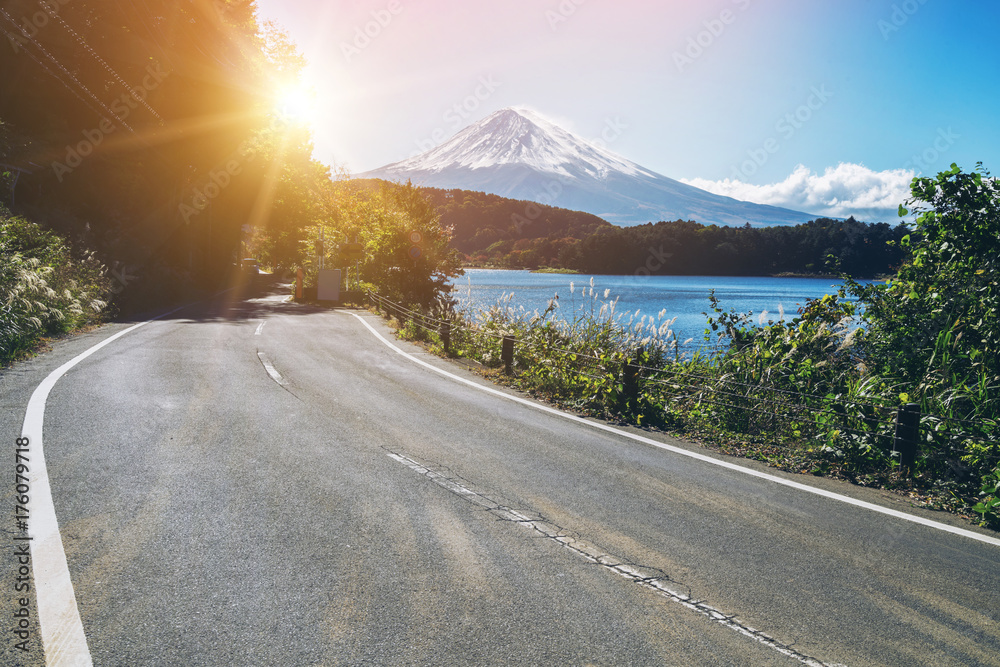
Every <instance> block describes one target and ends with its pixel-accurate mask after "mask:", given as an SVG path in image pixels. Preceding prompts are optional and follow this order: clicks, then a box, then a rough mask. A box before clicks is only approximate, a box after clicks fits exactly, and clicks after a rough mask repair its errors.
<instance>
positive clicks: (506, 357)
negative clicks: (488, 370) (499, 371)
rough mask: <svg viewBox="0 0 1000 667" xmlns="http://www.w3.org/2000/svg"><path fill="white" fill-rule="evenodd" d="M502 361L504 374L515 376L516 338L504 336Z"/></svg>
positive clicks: (501, 352) (501, 353) (501, 351)
mask: <svg viewBox="0 0 1000 667" xmlns="http://www.w3.org/2000/svg"><path fill="white" fill-rule="evenodd" d="M500 361H502V362H503V372H504V373H506V374H507V375H513V374H514V337H513V336H504V337H503V347H502V348H501V349H500Z"/></svg>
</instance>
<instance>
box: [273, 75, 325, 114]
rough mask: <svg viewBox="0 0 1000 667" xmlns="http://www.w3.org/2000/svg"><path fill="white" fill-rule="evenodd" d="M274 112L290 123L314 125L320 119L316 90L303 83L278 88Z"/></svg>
mask: <svg viewBox="0 0 1000 667" xmlns="http://www.w3.org/2000/svg"><path fill="white" fill-rule="evenodd" d="M274 112H275V114H277V116H278V117H279V118H281V119H282V120H283V121H285V122H288V123H292V124H295V125H314V124H315V121H316V120H317V119H318V117H319V113H318V105H317V103H316V91H315V89H313V88H312V87H311V86H309V85H307V84H305V83H303V82H301V81H296V82H294V83H290V84H284V85H281V86H278V88H277V89H276V90H275V93H274Z"/></svg>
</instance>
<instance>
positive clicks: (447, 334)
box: [441, 322, 451, 355]
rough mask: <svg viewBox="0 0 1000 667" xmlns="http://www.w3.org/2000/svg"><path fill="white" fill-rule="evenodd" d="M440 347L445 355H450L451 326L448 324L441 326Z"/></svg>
mask: <svg viewBox="0 0 1000 667" xmlns="http://www.w3.org/2000/svg"><path fill="white" fill-rule="evenodd" d="M441 345H443V346H444V353H445V354H446V355H448V354H451V324H449V323H448V322H444V323H442V324H441Z"/></svg>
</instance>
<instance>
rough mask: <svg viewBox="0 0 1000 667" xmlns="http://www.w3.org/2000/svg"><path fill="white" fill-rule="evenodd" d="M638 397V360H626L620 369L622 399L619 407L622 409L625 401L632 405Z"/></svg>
mask: <svg viewBox="0 0 1000 667" xmlns="http://www.w3.org/2000/svg"><path fill="white" fill-rule="evenodd" d="M638 399H639V360H638V359H635V360H633V361H630V362H627V363H626V364H625V367H624V368H623V369H622V401H621V406H620V408H621V409H623V410H624V408H625V405H626V404H627V403H631V404H632V405H633V406H634V405H635V402H636V401H637V400H638Z"/></svg>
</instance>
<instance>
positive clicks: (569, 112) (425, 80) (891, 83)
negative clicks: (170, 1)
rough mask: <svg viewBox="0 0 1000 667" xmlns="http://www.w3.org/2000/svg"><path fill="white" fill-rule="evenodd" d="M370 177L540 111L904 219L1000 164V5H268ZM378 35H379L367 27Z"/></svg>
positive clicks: (377, 1) (321, 111) (441, 1)
mask: <svg viewBox="0 0 1000 667" xmlns="http://www.w3.org/2000/svg"><path fill="white" fill-rule="evenodd" d="M258 5H259V8H260V16H261V18H263V19H273V20H274V21H275V22H276V23H277V24H278V25H279V26H280V27H282V28H283V29H285V30H287V31H288V33H289V35H290V36H291V38H292V39H293V41H295V42H296V44H297V45H298V46H299V48H300V50H301V51H302V53H303V55H304V56H305V57H306V59H307V61H308V63H309V64H308V66H307V69H306V72H305V76H304V78H305V81H306V83H307V84H308V85H310V86H312V87H313V88H314V89H315V91H316V109H315V120H314V136H315V140H316V157H317V158H318V159H320V160H321V161H323V162H325V163H327V164H331V165H337V166H340V167H343V168H346V169H348V170H349V171H351V172H355V173H357V172H361V171H365V170H368V169H374V168H376V167H380V166H382V165H384V164H387V163H389V162H394V161H397V160H400V159H403V158H406V157H409V156H410V155H412V154H414V153H416V152H418V151H419V150H420V149H421V148H424V149H426V148H429V147H431V146H432V145H434V144H435V143H440V142H441V141H442V140H443V139H446V138H447V137H449V136H451V135H452V134H453V133H454V132H455V131H457V130H458V129H460V128H461V127H462V126H464V125H465V124H468V123H471V122H474V121H476V120H479V119H480V118H483V117H485V116H487V115H489V114H490V113H492V112H493V111H496V110H497V109H500V108H503V107H507V106H526V107H530V108H532V109H535V110H536V111H538V112H539V113H541V114H543V115H545V116H547V117H549V118H551V119H552V120H554V121H555V122H557V123H559V124H561V125H563V126H564V127H566V128H567V129H569V130H572V131H574V132H576V133H577V134H580V135H582V136H583V137H585V138H589V139H600V138H602V135H603V139H604V140H605V143H606V144H607V147H608V148H609V149H611V150H613V151H615V152H617V153H619V154H621V155H623V156H625V157H627V158H629V159H631V160H633V161H635V162H638V163H639V164H641V165H643V166H645V167H648V168H650V169H653V170H654V171H657V172H660V173H662V174H664V175H666V176H670V177H672V178H676V179H681V180H685V181H686V182H690V183H692V184H694V185H698V186H699V187H704V188H706V189H709V190H712V191H715V192H720V193H722V194H729V195H732V196H736V197H738V198H741V199H748V200H751V201H760V202H762V203H770V204H777V205H782V206H789V207H791V208H796V209H800V210H807V211H809V212H814V213H821V214H829V215H849V214H851V213H854V214H856V215H858V217H861V218H863V219H869V220H874V219H885V220H889V221H891V220H893V219H894V216H892V215H891V213H892V211H894V210H895V208H896V204H898V203H900V202H901V199H902V198H905V196H906V192H907V190H906V184H907V183H908V182H909V179H910V178H912V176H913V175H914V174H916V173H924V174H932V173H935V172H937V171H939V170H941V169H945V168H947V167H948V166H949V165H950V164H951V163H952V162H957V163H958V164H959V165H960V166H961V167H962V168H964V169H966V170H971V169H973V168H974V166H975V163H976V162H977V161H982V162H984V163H985V166H986V167H987V168H991V167H993V168H995V169H997V170H1000V163H998V161H997V158H998V157H1000V156H998V149H1000V130H998V127H997V125H998V123H997V113H996V111H997V110H998V109H1000V105H998V102H1000V86H998V83H1000V81H998V79H1000V76H998V71H997V66H998V64H1000V40H997V39H996V37H995V31H996V29H997V28H998V27H1000V20H998V19H1000V3H997V2H995V1H994V0H971V1H968V2H956V1H955V0H950V1H948V2H946V1H945V0H924V1H923V2H921V0H841V1H839V2H832V1H828V2H803V1H801V0H798V1H796V2H792V1H791V0H770V1H768V0H707V1H705V0H699V1H698V2H692V1H690V0H683V1H681V0H667V1H661V2H638V1H635V0H624V1H618V2H611V1H610V0H492V1H490V2H484V1H481V0H462V1H460V0H423V1H421V2H417V1H416V0H258ZM366 30H367V33H368V34H365V31H366Z"/></svg>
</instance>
